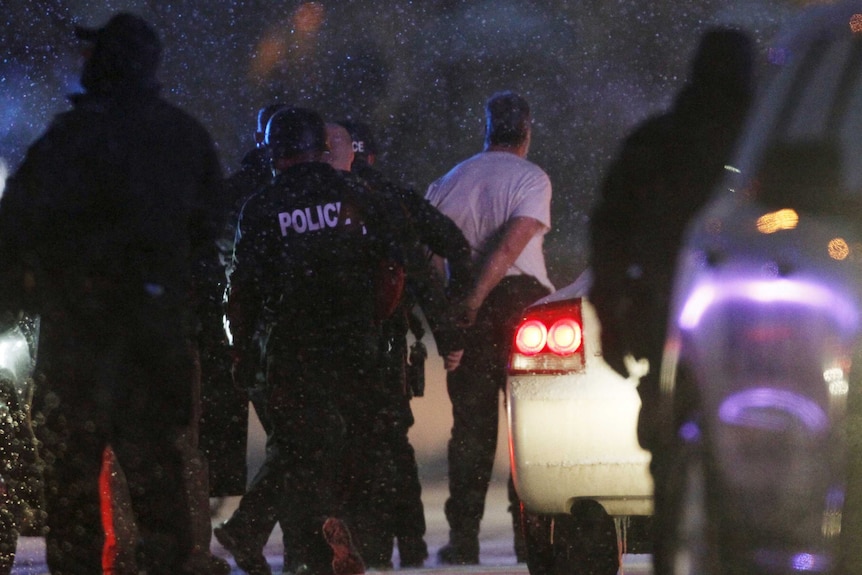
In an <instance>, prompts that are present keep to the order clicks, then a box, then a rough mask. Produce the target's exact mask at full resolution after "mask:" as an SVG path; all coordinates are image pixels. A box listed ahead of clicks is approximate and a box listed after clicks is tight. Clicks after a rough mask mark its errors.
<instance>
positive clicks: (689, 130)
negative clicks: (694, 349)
mask: <svg viewBox="0 0 862 575" xmlns="http://www.w3.org/2000/svg"><path fill="white" fill-rule="evenodd" d="M750 100H751V93H750V92H748V91H738V92H735V91H731V90H728V89H726V88H724V89H723V88H722V87H720V86H719V87H716V86H714V85H700V84H692V85H689V86H688V87H687V88H686V89H685V90H684V91H683V92H681V93H680V95H679V96H678V97H677V100H676V102H675V103H674V107H673V109H672V110H671V111H669V112H667V113H665V114H661V115H659V116H656V117H653V118H650V119H649V120H647V121H646V122H644V123H643V124H641V125H640V126H638V127H637V128H636V129H635V130H634V132H632V134H631V135H630V136H629V137H628V138H627V139H626V141H625V142H624V144H623V146H622V149H621V150H620V152H619V154H618V156H617V158H616V159H615V160H614V162H613V163H612V164H611V166H610V168H609V170H608V172H607V175H606V178H605V180H604V183H603V186H602V190H601V198H600V199H599V202H598V204H597V205H596V207H595V209H594V211H593V214H592V218H591V222H590V240H591V254H590V266H591V268H592V270H593V277H594V281H593V285H592V288H591V290H590V299H591V301H592V303H593V304H594V305H595V307H596V311H597V313H598V315H599V320H600V321H601V325H602V345H603V353H604V355H605V358H606V360H608V363H610V364H611V365H612V366H617V367H619V366H621V365H622V356H624V355H625V354H626V353H628V352H632V353H634V355H635V356H636V357H649V358H651V360H653V361H658V359H659V358H660V353H661V347H662V346H663V344H664V336H665V327H666V321H667V315H668V311H669V309H668V308H669V299H670V295H671V290H672V283H673V277H674V272H675V267H676V258H677V252H678V251H679V248H680V245H681V243H682V238H683V234H684V232H685V229H686V226H687V224H688V222H689V221H690V220H691V218H692V217H693V216H694V215H695V213H697V211H698V210H699V209H700V208H701V207H703V206H704V204H705V203H706V202H707V200H708V199H709V198H710V196H711V194H712V193H713V191H714V187H715V185H716V184H717V183H718V182H719V181H720V180H721V178H722V175H723V173H724V167H725V165H726V164H727V163H728V162H729V161H730V159H731V154H732V152H733V148H734V145H735V143H736V140H737V137H738V135H739V131H740V129H741V127H742V124H743V120H744V119H745V117H746V114H747V112H748V108H749V104H750ZM620 369H623V370H624V369H625V368H622V367H621V368H620Z"/></svg>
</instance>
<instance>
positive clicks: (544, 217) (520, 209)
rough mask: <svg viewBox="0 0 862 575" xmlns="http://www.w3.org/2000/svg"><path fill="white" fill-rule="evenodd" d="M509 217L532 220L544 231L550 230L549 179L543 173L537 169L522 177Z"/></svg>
mask: <svg viewBox="0 0 862 575" xmlns="http://www.w3.org/2000/svg"><path fill="white" fill-rule="evenodd" d="M511 217H513V218H518V217H527V218H533V219H534V220H538V221H539V222H541V223H542V225H544V226H545V228H546V229H550V228H551V179H550V178H549V177H548V175H547V174H546V173H545V172H544V171H542V170H541V169H538V168H537V169H535V170H531V171H530V172H529V173H528V174H527V175H525V176H524V180H523V182H522V185H520V186H518V192H517V195H516V197H515V198H514V202H513V205H512V211H511Z"/></svg>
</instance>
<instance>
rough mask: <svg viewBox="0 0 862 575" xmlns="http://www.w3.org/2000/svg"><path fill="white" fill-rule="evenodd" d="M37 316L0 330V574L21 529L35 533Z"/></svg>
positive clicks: (9, 562) (7, 568)
mask: <svg viewBox="0 0 862 575" xmlns="http://www.w3.org/2000/svg"><path fill="white" fill-rule="evenodd" d="M38 326H39V323H38V320H32V319H24V320H22V321H20V322H18V324H17V325H13V326H12V327H9V328H7V329H6V330H5V331H3V332H2V333H0V573H8V572H9V571H10V570H11V568H12V562H13V561H14V549H15V544H16V541H17V538H18V535H19V534H21V533H28V534H33V533H38V531H39V528H40V525H41V515H40V510H39V507H38V503H39V489H40V485H41V476H40V470H39V461H38V453H37V449H36V440H35V438H34V436H33V429H32V427H31V424H30V404H31V400H32V397H33V379H32V377H31V375H32V373H33V365H34V362H35V350H36V341H37V339H38Z"/></svg>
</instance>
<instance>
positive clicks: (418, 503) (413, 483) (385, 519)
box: [330, 121, 473, 568]
mask: <svg viewBox="0 0 862 575" xmlns="http://www.w3.org/2000/svg"><path fill="white" fill-rule="evenodd" d="M341 125H342V126H343V127H344V129H346V130H347V132H348V134H349V136H350V141H348V142H347V145H348V146H350V148H351V149H352V151H353V154H352V162H351V163H349V164H348V165H347V169H350V170H351V171H352V173H353V174H354V176H355V177H358V178H360V179H361V180H362V181H363V182H364V183H366V184H367V185H368V186H370V188H371V189H372V190H373V191H374V193H377V194H379V195H380V196H381V199H382V201H383V202H384V204H385V206H386V210H387V215H388V216H389V218H390V219H391V221H392V223H393V226H394V227H395V230H396V233H397V241H398V243H399V245H400V246H401V248H402V249H403V252H404V260H405V272H406V277H405V280H406V283H405V290H404V296H403V298H402V299H401V301H400V302H399V305H398V308H396V310H395V313H393V314H392V316H391V317H389V318H387V320H386V321H385V322H383V324H382V328H383V336H384V337H383V349H384V350H385V351H384V352H383V353H381V360H382V364H381V367H380V374H381V376H380V381H381V383H382V384H383V385H385V386H386V387H387V389H389V393H388V394H387V396H386V403H385V404H384V405H381V410H383V411H385V412H388V413H390V414H392V416H393V422H394V426H393V427H392V429H391V430H390V433H389V434H388V435H387V444H388V446H389V448H390V449H391V451H392V456H393V462H394V464H395V468H396V470H397V472H396V482H395V484H394V485H391V486H387V497H385V498H383V499H382V501H380V502H378V504H377V507H376V508H375V509H373V510H372V512H370V513H363V514H360V517H361V518H363V519H364V522H365V523H373V522H374V521H376V523H377V525H373V526H372V527H373V528H372V529H370V530H366V529H363V530H362V532H361V533H360V535H361V536H360V543H361V544H362V546H361V550H362V555H363V557H364V558H365V560H366V562H367V563H368V564H369V565H371V566H374V567H384V568H385V567H387V566H391V557H392V550H393V538H394V539H395V540H396V541H397V544H398V555H399V558H400V566H401V567H402V568H407V567H421V566H422V565H423V564H424V562H425V559H427V557H428V547H427V544H426V542H425V540H424V536H425V529H426V525H425V513H424V507H423V504H422V497H421V495H422V487H421V485H420V483H419V471H418V466H417V464H416V454H415V452H414V450H413V446H412V445H411V444H410V441H409V438H408V431H409V429H410V427H411V426H412V425H413V423H414V419H413V412H412V410H411V408H410V399H411V397H414V396H415V397H421V396H422V395H423V393H424V389H423V388H424V370H425V361H424V360H425V357H426V355H427V351H425V345H424V343H423V342H422V338H423V336H424V331H425V330H424V327H423V323H422V320H421V318H420V317H418V316H417V315H416V313H415V312H414V308H415V306H416V305H418V306H419V307H420V308H421V309H422V313H423V315H424V316H425V318H426V320H427V321H428V324H429V326H430V327H431V331H432V333H433V336H434V341H435V343H436V346H437V351H438V352H439V354H440V355H441V356H443V357H444V358H447V359H446V361H445V363H446V367H447V369H452V368H454V367H455V366H457V362H453V361H451V359H448V358H450V357H456V356H457V354H459V353H460V350H463V348H464V340H463V336H464V333H463V330H461V329H460V328H459V327H458V326H457V325H456V322H455V317H454V314H453V313H452V306H451V305H450V301H457V300H458V299H460V298H461V297H463V295H464V294H465V292H466V290H467V288H468V287H469V286H470V285H472V279H473V278H472V271H473V270H472V263H471V257H470V246H469V244H468V243H467V240H466V239H465V238H464V234H463V233H462V232H461V230H460V229H459V228H458V226H457V225H455V223H454V222H453V221H452V220H451V219H450V218H449V217H447V216H445V215H443V214H442V213H441V212H440V211H439V210H438V209H437V208H435V207H434V206H432V205H431V204H430V203H429V202H428V201H427V200H426V199H425V198H423V197H422V196H421V195H419V194H418V193H416V192H415V191H414V190H411V189H408V188H404V187H402V186H399V185H397V184H395V183H393V182H392V181H390V180H388V179H387V178H386V177H385V176H384V175H383V173H382V172H380V171H379V170H378V169H377V168H376V167H374V164H375V161H376V155H377V146H376V144H375V142H374V139H373V135H372V132H371V128H370V126H368V125H367V124H364V123H362V122H356V121H343V122H341ZM330 139H331V140H332V138H330ZM331 144H332V146H333V147H334V146H335V145H336V143H335V141H332V142H331ZM430 254H436V255H438V256H440V257H443V258H446V259H447V260H448V262H449V269H450V281H449V282H448V286H446V287H447V288H448V289H444V285H443V282H442V278H439V277H437V276H436V274H435V273H433V270H432V267H431V265H430V261H429V255H430ZM408 330H409V331H410V332H411V333H412V334H413V336H414V342H413V344H412V346H411V347H410V349H409V350H408V347H407V334H408ZM450 354H451V355H450ZM367 502H368V503H374V501H370V502H369V501H367ZM368 531H370V532H371V533H375V532H376V536H373V535H372V536H371V537H369V535H368Z"/></svg>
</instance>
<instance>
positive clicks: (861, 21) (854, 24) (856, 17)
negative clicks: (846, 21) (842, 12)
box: [850, 14, 862, 34]
mask: <svg viewBox="0 0 862 575" xmlns="http://www.w3.org/2000/svg"><path fill="white" fill-rule="evenodd" d="M850 30H851V31H852V32H853V33H854V34H859V33H860V32H862V14H853V16H851V17H850Z"/></svg>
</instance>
